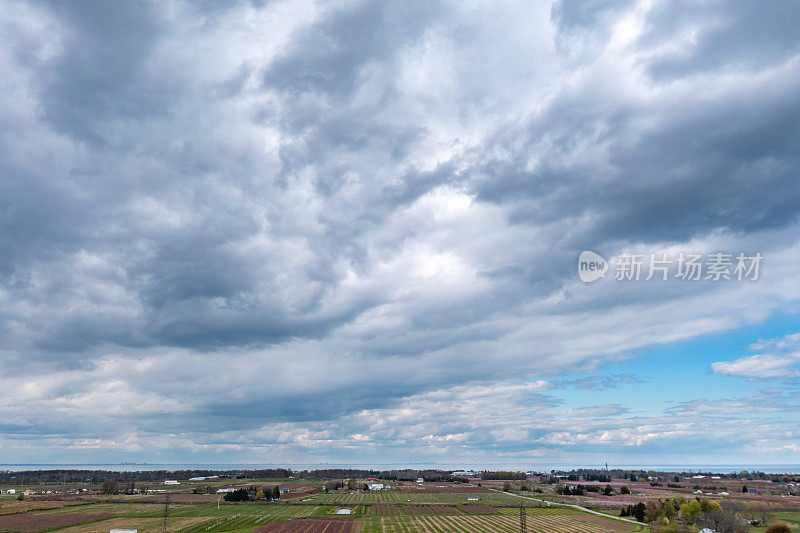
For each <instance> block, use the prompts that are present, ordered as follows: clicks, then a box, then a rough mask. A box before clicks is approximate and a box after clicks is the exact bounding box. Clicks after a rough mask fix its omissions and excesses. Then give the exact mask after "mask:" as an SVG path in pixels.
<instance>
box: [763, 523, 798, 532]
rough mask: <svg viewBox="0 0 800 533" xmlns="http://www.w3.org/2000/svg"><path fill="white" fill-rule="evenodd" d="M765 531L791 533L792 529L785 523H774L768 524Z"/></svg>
mask: <svg viewBox="0 0 800 533" xmlns="http://www.w3.org/2000/svg"><path fill="white" fill-rule="evenodd" d="M767 533H792V530H791V528H790V527H789V526H787V525H786V524H775V525H774V526H770V528H769V529H768V530H767Z"/></svg>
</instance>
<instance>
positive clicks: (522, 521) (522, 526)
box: [519, 504, 528, 533]
mask: <svg viewBox="0 0 800 533" xmlns="http://www.w3.org/2000/svg"><path fill="white" fill-rule="evenodd" d="M527 518H528V515H526V514H525V505H524V504H523V505H520V506H519V533H528V524H527Z"/></svg>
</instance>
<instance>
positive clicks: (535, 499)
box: [490, 489, 647, 526]
mask: <svg viewBox="0 0 800 533" xmlns="http://www.w3.org/2000/svg"><path fill="white" fill-rule="evenodd" d="M490 490H493V491H495V492H500V493H502V494H508V495H509V496H516V497H517V498H522V499H523V500H533V501H535V502H541V503H546V504H548V505H560V506H561V507H572V508H573V509H580V510H581V511H584V512H587V513H590V514H596V515H597V516H602V517H603V518H610V519H611V520H619V521H620V522H628V523H629V524H634V525H637V526H646V525H647V524H645V523H644V522H639V521H637V520H632V519H630V518H622V517H621V516H613V515H610V514H605V513H601V512H600V511H593V510H591V509H587V508H586V507H581V506H580V505H575V504H572V503H558V502H549V501H547V500H540V499H539V498H531V497H530V496H520V495H519V494H514V493H513V492H505V491H502V490H497V489H490Z"/></svg>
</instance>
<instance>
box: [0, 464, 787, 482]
mask: <svg viewBox="0 0 800 533" xmlns="http://www.w3.org/2000/svg"><path fill="white" fill-rule="evenodd" d="M453 472H454V471H447V470H433V469H430V470H414V469H403V470H364V469H349V468H329V469H320V470H300V471H295V470H292V469H289V468H267V469H260V470H213V469H197V470H144V471H115V470H61V469H59V470H27V471H0V485H31V484H60V483H64V484H66V483H93V484H100V483H103V482H104V481H108V480H114V481H119V482H127V483H129V482H139V483H144V482H149V483H153V482H163V481H164V480H167V479H174V480H188V479H191V478H200V477H209V476H218V477H219V478H220V479H234V480H235V479H283V480H285V479H288V478H296V479H306V480H320V481H321V480H330V479H347V478H356V479H366V478H370V477H375V478H379V479H384V480H395V481H416V480H418V479H420V478H422V479H423V480H425V481H429V482H443V481H451V482H461V483H467V482H469V480H470V478H468V477H467V476H464V475H453ZM697 475H706V476H712V475H714V476H719V477H720V478H721V479H747V480H769V481H777V482H781V481H782V482H787V481H795V482H799V481H800V475H797V474H773V473H770V474H766V473H764V472H750V471H746V470H743V471H741V472H735V473H727V474H719V473H714V472H696V471H692V472H686V471H675V472H664V471H653V470H622V469H610V470H605V469H575V470H551V471H550V472H527V473H526V472H521V471H518V472H514V471H490V470H484V471H482V472H477V473H476V474H475V476H473V477H475V478H480V479H482V480H487V481H488V480H522V479H526V478H527V477H529V476H530V477H537V476H542V477H543V478H546V480H547V481H545V482H553V481H554V478H565V479H567V480H568V481H603V482H606V481H610V480H611V479H638V478H654V479H663V480H667V479H668V478H670V477H674V476H687V477H691V476H697Z"/></svg>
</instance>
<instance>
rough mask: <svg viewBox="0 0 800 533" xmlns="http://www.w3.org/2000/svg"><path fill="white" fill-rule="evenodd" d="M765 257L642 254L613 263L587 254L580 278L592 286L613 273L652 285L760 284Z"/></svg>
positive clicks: (581, 261)
mask: <svg viewBox="0 0 800 533" xmlns="http://www.w3.org/2000/svg"><path fill="white" fill-rule="evenodd" d="M763 259H764V257H763V256H762V255H761V253H755V254H753V255H748V254H745V253H743V252H739V253H735V254H734V253H725V252H714V253H710V254H701V253H687V252H680V253H678V254H669V253H667V252H659V253H650V254H638V253H621V254H619V255H617V256H616V257H615V258H613V259H612V260H611V261H610V262H609V261H606V260H605V258H603V257H602V256H601V255H600V254H598V253H596V252H592V251H590V250H585V251H583V252H581V255H580V257H579V258H578V277H579V278H580V280H581V281H583V282H584V283H591V282H593V281H596V280H598V279H601V278H605V277H606V273H607V272H608V271H609V270H611V271H612V273H613V277H614V279H615V280H618V281H639V280H644V281H649V280H653V279H655V280H661V281H667V280H669V279H677V280H683V281H700V280H708V281H721V280H734V281H756V280H758V276H759V271H760V268H761V262H762V260H763Z"/></svg>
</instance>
